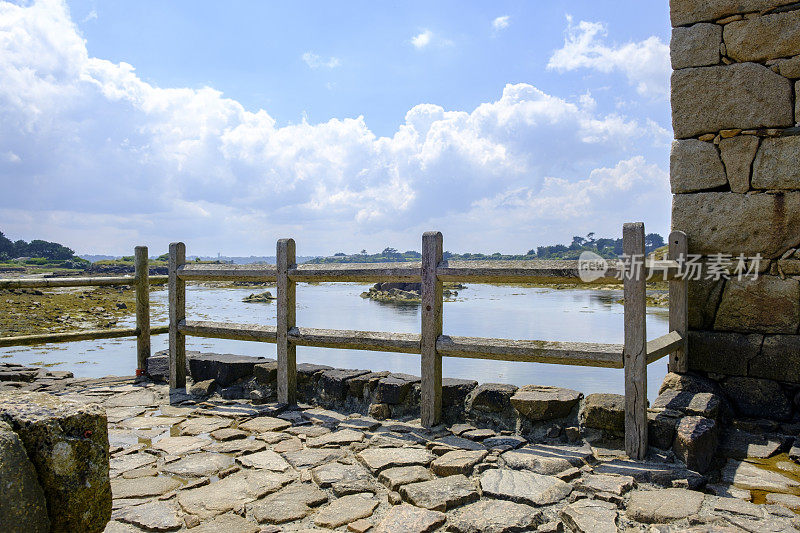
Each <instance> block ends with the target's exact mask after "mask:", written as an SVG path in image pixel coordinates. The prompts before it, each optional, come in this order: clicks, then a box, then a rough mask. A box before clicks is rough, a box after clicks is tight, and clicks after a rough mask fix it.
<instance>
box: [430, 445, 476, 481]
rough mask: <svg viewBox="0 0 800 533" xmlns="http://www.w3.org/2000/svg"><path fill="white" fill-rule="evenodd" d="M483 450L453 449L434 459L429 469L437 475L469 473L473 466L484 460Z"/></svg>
mask: <svg viewBox="0 0 800 533" xmlns="http://www.w3.org/2000/svg"><path fill="white" fill-rule="evenodd" d="M488 453H489V452H487V451H485V450H474V451H472V450H453V451H451V452H447V453H446V454H444V455H442V456H441V457H438V458H436V459H434V461H433V462H432V463H431V470H432V471H433V473H434V474H436V475H437V476H454V475H456V474H464V475H467V476H468V475H470V474H471V473H472V469H473V467H474V466H475V465H476V464H478V463H480V462H481V461H483V460H484V458H485V457H486V456H487V455H488Z"/></svg>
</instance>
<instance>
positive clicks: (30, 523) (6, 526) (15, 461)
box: [0, 422, 50, 533]
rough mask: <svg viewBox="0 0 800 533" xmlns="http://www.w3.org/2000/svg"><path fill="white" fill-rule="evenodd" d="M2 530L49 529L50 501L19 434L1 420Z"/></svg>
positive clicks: (36, 532)
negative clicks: (48, 513) (48, 509)
mask: <svg viewBox="0 0 800 533" xmlns="http://www.w3.org/2000/svg"><path fill="white" fill-rule="evenodd" d="M0 487H2V488H3V497H2V498H0V531H7V532H9V533H17V532H19V533H23V532H24V533H40V532H41V533H47V532H48V531H50V520H48V518H47V502H45V499H44V491H43V490H42V487H40V486H39V481H38V479H37V478H36V470H35V469H34V468H33V464H32V463H31V462H30V461H29V460H28V454H26V453H25V448H24V447H23V445H22V441H20V439H19V436H17V434H16V433H14V432H13V431H12V430H11V427H10V426H9V425H8V424H6V423H5V422H0Z"/></svg>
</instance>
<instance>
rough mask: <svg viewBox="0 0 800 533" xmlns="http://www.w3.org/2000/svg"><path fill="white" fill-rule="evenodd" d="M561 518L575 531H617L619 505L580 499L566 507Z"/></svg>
mask: <svg viewBox="0 0 800 533" xmlns="http://www.w3.org/2000/svg"><path fill="white" fill-rule="evenodd" d="M559 516H560V517H561V520H562V521H563V522H564V524H566V526H567V527H568V528H569V529H570V530H571V531H573V533H617V506H616V505H614V504H613V503H609V502H604V501H599V500H578V501H577V502H575V503H571V504H569V505H567V506H566V507H564V508H563V509H562V510H561V512H560V513H559Z"/></svg>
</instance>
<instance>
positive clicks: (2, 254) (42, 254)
mask: <svg viewBox="0 0 800 533" xmlns="http://www.w3.org/2000/svg"><path fill="white" fill-rule="evenodd" d="M0 264H2V265H4V266H11V267H14V266H31V267H47V268H66V269H84V268H86V266H88V265H89V264H90V263H89V261H86V260H85V259H81V258H80V257H78V256H76V255H75V252H74V251H72V250H71V249H69V248H67V247H66V246H63V245H61V244H58V243H57V242H49V241H43V240H40V239H34V240H32V241H31V242H25V241H23V240H18V241H12V240H11V239H9V238H8V237H6V236H5V235H3V232H2V231H0Z"/></svg>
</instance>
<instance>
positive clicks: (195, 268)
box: [168, 223, 688, 459]
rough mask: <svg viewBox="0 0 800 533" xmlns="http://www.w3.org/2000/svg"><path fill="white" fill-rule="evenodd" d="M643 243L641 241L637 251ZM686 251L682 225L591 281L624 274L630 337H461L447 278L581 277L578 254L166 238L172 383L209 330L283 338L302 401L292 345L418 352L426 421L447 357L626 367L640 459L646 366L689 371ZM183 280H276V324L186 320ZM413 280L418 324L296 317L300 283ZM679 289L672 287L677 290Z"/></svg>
mask: <svg viewBox="0 0 800 533" xmlns="http://www.w3.org/2000/svg"><path fill="white" fill-rule="evenodd" d="M643 243H644V225H643V224H641V223H637V224H626V225H625V227H624V231H623V247H624V248H625V251H626V253H638V254H643V251H644V244H643ZM639 248H641V250H639ZM686 252H687V246H686V237H685V235H684V234H683V233H682V232H673V233H672V234H671V235H670V251H669V254H670V255H669V257H670V259H668V260H648V261H646V263H645V264H644V265H643V267H642V275H640V276H638V277H636V279H631V278H632V276H627V277H626V276H624V274H625V273H626V270H625V268H626V267H625V265H624V264H623V262H621V261H613V260H612V261H610V262H608V264H607V266H606V268H605V270H604V271H603V272H600V273H598V275H596V276H594V277H595V278H596V279H594V282H596V283H607V282H609V281H619V280H622V279H624V284H623V290H624V296H625V344H599V343H588V342H557V341H542V340H512V339H494V338H478V337H457V336H449V335H445V334H443V332H442V304H443V298H442V282H445V281H454V282H460V281H467V282H477V283H537V282H545V281H549V280H552V279H553V278H564V279H572V280H581V272H580V270H579V269H578V266H577V264H576V262H575V261H541V260H523V261H463V260H460V261H444V260H442V236H441V234H440V233H438V232H428V233H426V234H425V235H424V236H423V240H422V260H421V261H419V262H404V263H349V264H340V263H335V264H305V265H297V264H296V261H295V244H294V241H293V240H292V239H281V240H279V241H278V245H277V249H276V256H277V264H275V265H267V264H263V265H208V264H197V263H186V259H185V257H186V251H185V246H184V244H183V243H172V244H171V245H170V274H169V276H168V277H169V290H170V297H169V301H170V387H172V388H181V387H185V383H186V375H185V372H186V369H185V358H186V353H185V337H186V336H187V335H188V336H197V337H209V338H218V339H232V340H244V341H255V342H267V343H275V344H277V354H278V400H279V401H281V402H284V403H289V404H291V403H294V402H295V401H296V380H297V377H296V350H295V348H296V346H317V347H325V348H338V349H351V350H369V351H381V352H395V353H406V354H414V355H420V356H421V373H422V381H421V405H420V407H421V415H422V422H423V424H424V425H426V426H432V425H435V424H437V423H438V422H439V420H440V417H441V391H442V375H441V360H442V357H458V358H471V359H487V360H496V361H518V362H534V363H548V364H563V365H577V366H591V367H605V368H621V369H624V370H625V398H626V414H625V435H626V438H625V447H626V452H627V453H628V455H629V456H631V457H634V458H637V459H640V458H642V457H643V456H644V454H645V453H646V450H647V431H646V428H647V413H646V397H647V388H646V387H647V365H648V364H649V363H652V362H654V361H657V360H659V359H661V358H662V357H665V356H667V355H670V369H672V370H676V371H685V361H686V355H685V354H686V332H687V324H688V320H687V318H686V303H685V302H686V294H687V293H686V281H685V280H683V279H682V278H680V277H679V274H680V264H679V262H678V261H677V259H678V257H680V254H685V253H686ZM648 280H652V281H658V280H668V281H669V282H670V299H671V300H672V298H673V297H674V298H675V301H676V302H677V303H678V306H677V308H675V309H673V305H672V303H671V304H670V332H669V333H667V334H666V335H663V336H661V337H659V338H657V339H654V340H651V341H649V342H648V341H647V337H646V330H645V308H646V292H645V283H646V281H648ZM186 281H259V282H275V283H277V286H278V290H277V298H276V303H277V307H278V309H277V315H278V319H277V325H276V326H272V325H261V324H235V323H225V322H212V321H194V320H187V319H186V316H185V314H186V313H185V290H186V289H185V282H186ZM386 281H388V282H413V283H420V284H421V300H422V323H421V333H419V334H418V333H391V332H378V331H355V330H335V329H317V328H306V327H301V326H298V325H297V324H295V308H296V301H295V300H296V298H295V294H296V292H295V285H296V283H298V282H311V283H313V282H370V283H374V282H386ZM673 295H674V296H673Z"/></svg>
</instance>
